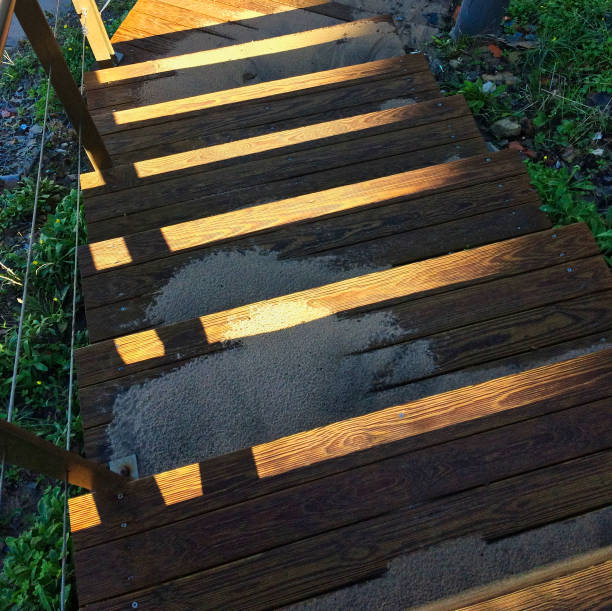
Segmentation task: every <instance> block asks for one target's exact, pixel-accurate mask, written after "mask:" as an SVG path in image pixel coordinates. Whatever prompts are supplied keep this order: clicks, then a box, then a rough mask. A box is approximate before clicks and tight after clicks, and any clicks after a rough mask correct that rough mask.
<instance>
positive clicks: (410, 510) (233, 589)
mask: <svg viewBox="0 0 612 611" xmlns="http://www.w3.org/2000/svg"><path fill="white" fill-rule="evenodd" d="M534 454H537V452H534ZM611 466H612V463H611V459H610V456H609V453H598V454H591V455H589V456H587V457H584V458H577V459H575V460H571V461H568V462H565V463H562V464H559V465H555V466H550V467H546V468H543V469H538V470H536V471H533V472H531V473H523V474H521V475H518V476H514V477H511V478H507V479H502V480H499V481H496V482H494V483H492V484H489V485H483V486H480V487H478V488H475V489H473V490H469V491H466V492H462V493H458V494H454V495H449V496H448V497H447V498H446V499H445V500H444V502H440V501H432V502H430V503H423V504H422V505H419V506H417V507H411V506H410V505H407V506H405V507H404V508H400V509H398V510H396V511H393V512H389V513H387V514H383V515H378V516H376V517H374V518H372V519H370V520H365V521H359V522H357V523H355V524H353V525H351V526H345V527H343V528H339V529H334V530H330V531H328V532H326V533H323V534H320V535H317V536H315V537H310V538H307V539H301V540H299V541H295V542H293V543H289V544H287V545H283V546H280V547H273V548H271V549H267V550H266V551H262V552H261V553H259V554H256V555H253V556H250V557H247V558H243V559H241V560H240V561H239V562H234V563H227V564H221V565H218V566H215V567H214V568H211V569H204V570H202V571H197V572H194V573H192V574H190V575H185V576H183V577H179V578H177V579H169V575H170V574H172V571H173V570H176V569H179V570H180V565H178V564H176V563H174V564H173V563H171V562H169V561H166V563H165V564H163V565H162V566H159V565H160V564H161V562H162V558H165V557H166V555H167V554H169V556H170V558H172V555H173V554H174V553H175V552H176V551H178V549H179V548H178V541H177V539H175V538H173V537H175V536H178V535H177V533H176V532H173V530H172V527H167V528H166V529H163V530H162V531H161V532H160V533H158V536H160V537H161V536H163V537H165V538H166V539H165V541H164V544H163V545H164V547H163V549H161V548H159V547H156V546H154V545H147V546H146V548H144V549H146V551H147V552H149V554H148V555H147V557H146V559H145V560H143V561H142V562H140V563H139V564H135V563H131V562H129V561H125V560H124V562H125V564H124V563H123V562H121V560H123V559H125V558H126V556H123V557H122V558H121V557H119V556H115V555H114V556H113V557H114V558H115V560H116V562H117V564H115V565H114V569H111V572H109V573H106V575H105V577H106V579H105V580H104V582H103V583H101V581H100V577H101V572H100V570H98V571H96V572H95V575H94V573H92V571H94V570H95V567H94V565H95V561H94V560H93V559H95V557H96V552H97V554H99V555H100V556H101V557H102V558H104V560H107V558H106V557H105V553H106V552H110V551H113V552H115V549H116V548H119V550H120V551H119V550H118V551H119V553H121V552H123V553H126V552H125V546H121V545H118V546H114V545H113V544H108V545H102V546H99V547H98V548H92V549H91V550H85V551H84V552H83V553H82V554H79V552H77V554H76V566H77V570H76V575H77V584H81V586H80V588H79V599H80V600H90V601H92V604H91V605H90V606H89V605H88V608H91V609H124V608H126V607H127V606H128V605H129V604H131V602H133V601H137V602H138V604H139V605H144V606H151V607H153V608H155V607H159V606H168V605H171V606H175V607H177V608H184V607H190V606H196V607H197V608H201V609H227V608H248V609H265V608H270V606H271V604H272V605H275V606H276V605H284V604H288V603H291V602H296V601H298V600H301V599H304V598H308V597H311V596H316V595H317V594H321V593H323V592H325V591H328V590H329V589H330V588H336V587H340V586H343V585H349V584H351V583H354V582H357V581H361V580H363V579H365V578H368V577H374V576H378V575H380V574H381V573H382V572H383V571H384V570H385V568H386V565H387V562H388V561H389V560H391V559H392V558H393V557H395V556H397V555H400V554H402V553H407V552H410V551H413V550H416V549H419V548H422V547H426V546H429V545H432V544H435V543H439V542H442V541H444V540H447V539H454V538H456V537H460V536H466V535H480V534H482V533H483V531H485V534H489V533H490V534H491V535H495V534H496V533H497V532H504V531H506V530H511V531H513V532H517V531H520V530H521V529H526V528H530V527H536V526H539V525H541V524H544V523H546V522H547V521H554V520H562V519H564V518H568V517H572V516H574V515H576V514H577V513H584V512H586V511H589V510H591V509H595V508H599V507H601V506H602V505H603V504H605V503H609V502H610V500H611V499H612V497H611V496H610V489H611V488H612V487H611V484H612V481H611V479H610V473H611ZM404 489H405V488H404ZM348 498H351V499H352V498H353V497H345V500H347V499H348ZM307 500H308V499H305V502H306V501H307ZM313 502H319V499H315V500H314V501H313ZM359 504H360V500H358V499H357V498H355V499H354V501H353V506H355V507H356V506H359ZM347 512H348V510H346V509H345V515H346V513H347ZM311 513H312V512H311ZM179 524H181V523H179ZM182 524H183V526H185V527H187V526H190V525H191V524H189V523H187V524H186V523H184V522H183V523H182ZM208 524H209V525H210V522H208ZM177 525H178V524H177ZM243 526H244V522H243V521H242V522H238V521H237V522H236V523H234V524H233V525H232V526H231V527H232V528H233V531H234V533H236V535H239V533H242V532H243V530H242V527H243ZM267 534H270V535H271V536H275V535H278V531H276V530H275V529H273V530H269V531H266V532H263V531H260V532H259V533H258V535H257V537H258V538H259V539H260V540H261V541H262V542H265V541H267V540H268V539H267V537H266V535H267ZM199 536H200V532H199V531H195V530H192V532H191V533H190V536H189V537H188V538H186V539H185V541H186V542H188V543H191V544H192V545H194V544H196V541H199V540H201V539H199ZM247 537H248V534H247V533H245V536H244V537H242V538H241V537H239V536H235V537H233V538H231V539H229V540H227V546H226V549H232V550H239V549H242V543H243V541H244V540H246V539H247ZM137 540H138V539H137V538H135V541H134V547H133V548H130V552H128V553H131V549H134V550H135V553H136V554H139V555H140V552H141V551H142V550H143V547H139V545H138V544H140V545H142V546H144V545H146V543H148V541H145V540H143V538H141V539H140V540H138V544H137V543H136V541H137ZM202 540H204V539H202ZM181 542H182V539H181ZM113 548H115V549H113ZM182 549H186V548H182ZM154 550H155V552H157V553H155V552H154ZM157 550H159V551H157ZM88 552H89V553H88ZM190 552H191V550H190ZM201 552H202V548H199V549H198V550H197V552H196V554H197V553H201ZM116 553H117V552H115V554H116ZM158 554H159V555H158ZM161 554H164V555H163V556H162V555H161ZM92 556H93V558H92V559H91V560H89V558H88V557H92ZM184 558H186V559H187V561H188V562H189V563H190V566H192V567H193V566H194V565H195V564H196V562H197V560H198V559H199V558H198V556H196V555H195V554H190V553H185V556H184ZM87 560H89V562H87ZM85 562H87V565H86V566H83V565H84V563H85ZM119 562H121V565H119V564H118V563H119ZM104 564H105V567H106V566H108V563H107V562H105V563H104ZM80 566H83V568H82V569H81V568H79V567H80ZM119 566H120V567H121V568H123V571H121V573H120V574H124V573H126V571H127V573H128V574H129V575H130V576H133V577H134V580H133V581H130V582H129V583H126V582H127V580H124V581H123V582H122V581H121V580H120V579H117V578H115V575H117V569H118V568H119ZM100 568H101V567H100ZM132 573H133V575H132ZM263 576H265V579H264V578H263ZM152 582H153V583H154V584H155V585H153V586H152V587H149V588H144V584H146V583H152ZM158 584H159V585H158ZM140 585H143V589H139V586H140ZM106 586H108V587H106ZM86 587H87V589H85V588H86ZM118 591H119V592H120V593H119V594H118V595H117V596H116V597H113V598H107V599H106V600H104V601H101V602H96V599H97V598H98V599H99V598H100V597H101V596H109V595H110V596H112V595H113V593H115V592H118Z"/></svg>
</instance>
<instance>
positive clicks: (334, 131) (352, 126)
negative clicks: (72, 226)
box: [81, 96, 474, 197]
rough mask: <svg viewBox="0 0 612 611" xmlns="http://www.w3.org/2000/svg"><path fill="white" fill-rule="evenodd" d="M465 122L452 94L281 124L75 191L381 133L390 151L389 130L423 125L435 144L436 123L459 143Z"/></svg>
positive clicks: (88, 178)
mask: <svg viewBox="0 0 612 611" xmlns="http://www.w3.org/2000/svg"><path fill="white" fill-rule="evenodd" d="M466 117H469V122H468V121H466V119H465V118H466ZM471 121H472V117H471V115H470V111H469V108H468V106H467V104H466V102H465V100H464V99H463V96H452V97H450V98H444V99H437V100H432V101H428V102H421V103H419V104H399V105H397V106H396V107H393V108H388V109H384V110H380V109H379V108H377V109H376V111H374V112H369V113H365V114H353V113H351V114H349V116H343V117H340V118H334V117H330V118H329V119H327V120H324V121H322V122H317V123H312V124H306V125H303V124H302V125H298V126H295V127H293V126H291V127H289V126H286V127H287V128H286V129H283V126H282V125H281V126H280V128H281V129H279V130H273V131H272V132H271V133H264V134H256V135H252V136H251V137H249V135H248V134H241V135H240V136H239V137H238V139H233V138H232V139H231V140H228V141H224V140H225V138H223V140H221V141H220V142H219V143H217V144H216V143H214V142H210V143H206V146H204V147H200V148H191V149H190V150H188V151H180V152H177V153H173V154H172V153H171V154H166V155H163V156H161V157H157V158H149V159H143V160H141V161H137V162H132V163H130V164H125V165H123V166H115V167H113V168H112V170H109V171H108V172H104V174H103V175H100V176H97V175H96V174H95V173H93V172H90V173H88V174H85V175H83V177H82V180H81V188H82V189H84V190H85V192H86V193H87V194H88V197H92V196H96V195H99V194H102V193H108V192H110V191H117V190H123V189H126V188H130V187H133V186H137V185H138V186H140V185H143V184H145V183H152V182H159V181H165V180H167V179H168V178H169V177H171V178H174V177H176V176H183V175H188V174H196V173H200V172H202V171H204V170H208V169H214V168H219V167H227V166H230V165H236V164H240V165H241V167H244V165H245V164H247V163H249V162H251V161H254V160H262V159H266V158H269V157H276V156H279V155H294V154H295V153H297V152H298V151H304V150H309V149H313V148H317V147H320V146H330V145H332V144H337V143H342V142H347V141H349V140H353V139H358V138H364V137H372V136H375V135H382V134H387V139H388V140H389V141H390V143H389V144H390V146H391V147H392V137H391V135H390V134H389V132H395V131H398V132H399V131H401V130H408V129H417V128H419V127H422V126H429V130H430V132H433V134H432V137H433V141H434V143H435V142H436V139H435V138H436V136H435V135H434V134H436V130H438V131H439V130H440V127H441V126H437V124H438V123H442V122H444V123H445V125H444V128H445V129H446V130H447V132H449V133H448V138H449V139H451V138H450V136H451V135H452V136H454V137H453V138H452V139H453V140H455V139H456V140H460V139H462V138H465V137H466V136H464V135H463V134H462V131H461V130H462V127H463V126H464V125H465V124H466V123H471ZM432 124H433V125H432ZM473 136H474V134H473V131H470V132H469V133H468V136H467V137H473ZM404 137H405V138H410V137H412V133H408V134H404ZM415 137H417V136H415ZM438 138H439V136H438Z"/></svg>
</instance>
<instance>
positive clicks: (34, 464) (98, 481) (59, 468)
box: [0, 420, 127, 494]
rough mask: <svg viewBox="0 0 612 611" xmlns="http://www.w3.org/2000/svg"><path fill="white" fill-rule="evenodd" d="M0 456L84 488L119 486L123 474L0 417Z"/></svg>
mask: <svg viewBox="0 0 612 611" xmlns="http://www.w3.org/2000/svg"><path fill="white" fill-rule="evenodd" d="M0 457H2V462H3V463H4V461H5V460H6V462H8V463H9V464H14V465H17V466H18V467H23V468H24V469H29V470H31V471H34V472H35V473H37V474H42V475H47V476H48V477H52V478H55V479H58V480H60V481H63V480H64V479H67V480H68V482H69V483H70V484H73V485H74V486H80V487H82V488H86V489H88V490H110V491H113V492H114V493H115V494H116V493H117V492H118V491H120V490H122V489H123V487H124V486H125V484H126V481H127V480H126V478H124V477H123V476H122V475H118V474H117V473H113V472H112V471H109V470H108V469H107V468H106V467H104V466H102V465H100V464H99V463H96V462H94V461H92V460H87V459H86V458H83V457H81V456H79V455H78V454H75V453H74V452H68V451H66V450H64V449H63V448H60V447H58V446H56V445H54V444H52V443H50V442H49V441H47V440H46V439H42V438H41V437H39V436H38V435H34V434H33V433H30V432H29V431H26V430H24V429H22V428H20V427H18V426H15V425H14V424H11V423H10V422H5V421H4V420H1V421H0Z"/></svg>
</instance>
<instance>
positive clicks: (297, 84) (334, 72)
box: [85, 54, 428, 103]
mask: <svg viewBox="0 0 612 611" xmlns="http://www.w3.org/2000/svg"><path fill="white" fill-rule="evenodd" d="M402 67H403V68H404V69H406V70H408V71H409V72H415V73H416V72H424V71H426V70H428V64H427V60H425V58H424V57H423V55H422V54H415V55H401V56H397V57H391V58H388V59H379V60H375V61H371V62H365V63H363V64H358V65H352V66H342V67H340V68H332V69H329V70H321V71H319V72H314V73H312V74H308V75H300V76H295V77H292V78H290V79H280V80H279V81H278V82H276V83H257V84H256V85H251V86H250V87H254V89H250V90H249V91H251V92H252V93H254V95H253V96H252V98H246V100H248V99H252V100H255V99H262V98H263V99H265V96H266V95H267V96H269V97H272V96H276V95H280V94H283V93H285V94H289V95H293V96H295V95H298V92H302V91H303V90H304V89H306V90H311V91H316V90H318V91H323V89H321V88H322V87H326V86H327V87H329V88H332V89H333V88H335V87H338V86H343V84H344V83H347V82H348V81H353V82H352V83H351V84H354V85H355V84H358V83H363V82H365V81H367V80H368V79H371V78H376V77H377V76H382V77H383V78H384V77H385V75H389V71H391V73H393V71H394V70H396V69H401V68H402ZM172 72H173V71H170V73H172ZM141 78H143V77H134V78H133V79H122V81H121V83H122V84H120V85H119V84H118V85H116V86H121V87H123V86H125V84H126V83H130V82H134V81H136V82H137V81H138V80H140V79H141ZM146 78H151V77H146ZM85 86H86V88H87V91H88V92H90V93H93V92H94V91H96V95H98V94H99V93H100V92H99V91H97V90H98V89H103V88H106V87H114V85H113V84H112V83H104V82H103V81H101V80H100V79H99V77H98V76H97V75H96V72H95V71H90V72H86V73H85ZM239 92H242V93H244V92H243V91H242V88H238V89H237V90H236V91H235V92H232V94H236V93H239ZM240 101H244V100H240ZM236 102H238V100H235V101H234V102H233V103H236Z"/></svg>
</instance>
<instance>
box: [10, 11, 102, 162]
mask: <svg viewBox="0 0 612 611" xmlns="http://www.w3.org/2000/svg"><path fill="white" fill-rule="evenodd" d="M15 15H17V19H19V22H20V23H21V27H22V28H23V30H24V32H25V33H26V36H27V37H28V39H29V40H30V43H31V44H32V47H33V48H34V51H35V53H36V55H37V56H38V59H39V60H40V62H41V63H42V65H43V67H44V69H45V70H46V71H47V74H49V71H50V69H51V67H52V68H53V69H52V70H51V84H52V85H53V89H55V93H56V94H57V97H58V98H59V99H60V100H61V102H62V104H63V105H64V108H65V110H66V114H67V115H68V117H69V118H70V121H71V122H72V124H73V125H74V128H75V129H76V130H78V129H79V125H81V127H82V137H83V146H84V147H85V150H86V152H87V156H88V157H89V159H90V161H91V163H92V164H93V166H94V168H96V170H101V169H104V168H109V167H111V166H112V161H111V158H110V155H109V154H108V151H107V150H106V146H105V145H104V142H103V141H102V138H101V136H100V133H99V132H98V128H97V127H96V125H95V123H94V122H93V119H92V118H91V115H90V114H89V110H88V109H87V105H86V104H85V100H84V99H83V96H82V95H81V92H80V91H79V88H78V87H77V84H76V83H75V82H74V79H73V78H72V74H71V73H70V69H69V68H68V64H66V60H65V59H64V56H63V55H62V51H61V49H60V47H59V45H58V44H57V41H56V40H55V36H53V32H52V31H51V28H50V27H49V24H48V23H47V20H46V18H45V15H44V13H43V12H42V9H41V8H40V6H39V5H38V2H37V0H17V2H16V4H15Z"/></svg>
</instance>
